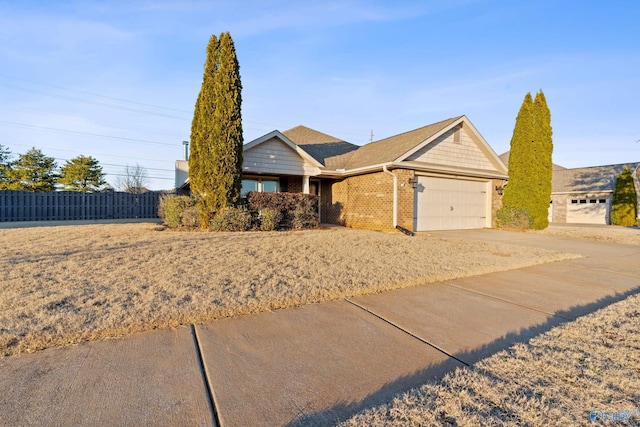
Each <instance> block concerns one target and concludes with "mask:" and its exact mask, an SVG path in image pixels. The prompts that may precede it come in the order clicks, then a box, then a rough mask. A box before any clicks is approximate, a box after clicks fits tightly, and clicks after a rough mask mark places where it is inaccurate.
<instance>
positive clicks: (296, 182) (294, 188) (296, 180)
mask: <svg viewBox="0 0 640 427" xmlns="http://www.w3.org/2000/svg"><path fill="white" fill-rule="evenodd" d="M280 187H281V188H286V191H287V193H302V177H301V176H286V177H282V178H280Z"/></svg>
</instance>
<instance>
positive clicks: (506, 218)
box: [496, 206, 533, 230]
mask: <svg viewBox="0 0 640 427" xmlns="http://www.w3.org/2000/svg"><path fill="white" fill-rule="evenodd" d="M532 223H533V218H532V217H531V215H530V214H529V211H528V210H526V209H521V208H512V207H509V206H503V207H501V208H500V209H498V212H496V226H497V227H498V228H506V229H515V230H525V229H527V228H531V225H532Z"/></svg>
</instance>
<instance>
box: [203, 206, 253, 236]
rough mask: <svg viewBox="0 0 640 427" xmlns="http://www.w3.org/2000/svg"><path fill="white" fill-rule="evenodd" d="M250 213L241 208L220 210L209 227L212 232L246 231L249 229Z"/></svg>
mask: <svg viewBox="0 0 640 427" xmlns="http://www.w3.org/2000/svg"><path fill="white" fill-rule="evenodd" d="M251 222H252V218H251V213H250V212H249V211H247V210H246V209H244V208H242V207H237V208H233V207H228V208H222V209H220V210H219V211H218V212H217V213H216V214H215V216H214V217H213V219H212V220H211V222H210V223H209V226H210V227H211V229H212V230H214V231H248V230H250V229H251Z"/></svg>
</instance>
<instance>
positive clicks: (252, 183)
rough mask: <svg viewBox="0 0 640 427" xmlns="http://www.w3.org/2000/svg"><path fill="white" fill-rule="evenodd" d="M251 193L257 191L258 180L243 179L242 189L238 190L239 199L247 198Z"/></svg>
mask: <svg viewBox="0 0 640 427" xmlns="http://www.w3.org/2000/svg"><path fill="white" fill-rule="evenodd" d="M251 191H258V180H256V179H243V180H242V188H241V189H240V197H247V194H249V193H250V192H251Z"/></svg>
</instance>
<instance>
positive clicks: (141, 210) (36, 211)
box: [0, 190, 160, 222]
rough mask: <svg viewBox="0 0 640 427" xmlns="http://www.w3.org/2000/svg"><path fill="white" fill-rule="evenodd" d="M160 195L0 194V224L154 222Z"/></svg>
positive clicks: (117, 193)
mask: <svg viewBox="0 0 640 427" xmlns="http://www.w3.org/2000/svg"><path fill="white" fill-rule="evenodd" d="M159 200H160V193H159V192H155V191H150V192H147V193H142V194H131V193H119V192H107V193H77V192H72V191H52V192H50V193H32V192H28V191H14V190H6V191H0V222H8V221H77V220H83V219H125V218H157V217H158V201H159Z"/></svg>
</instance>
